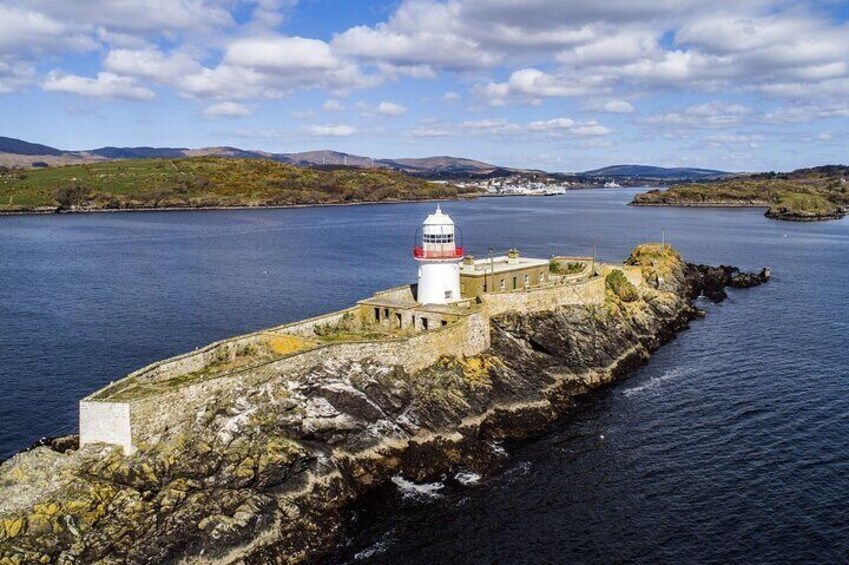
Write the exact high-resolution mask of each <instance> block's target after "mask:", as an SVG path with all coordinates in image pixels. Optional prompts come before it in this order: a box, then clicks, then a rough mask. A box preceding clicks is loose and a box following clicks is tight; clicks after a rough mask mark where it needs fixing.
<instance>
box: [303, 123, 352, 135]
mask: <svg viewBox="0 0 849 565" xmlns="http://www.w3.org/2000/svg"><path fill="white" fill-rule="evenodd" d="M303 131H304V133H307V134H309V135H312V136H314V137H347V136H349V135H353V134H354V133H356V129H354V128H353V127H352V126H349V125H344V124H339V125H318V124H316V125H311V126H307V127H305V128H304V129H303Z"/></svg>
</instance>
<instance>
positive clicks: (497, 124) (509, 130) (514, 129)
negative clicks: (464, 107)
mask: <svg viewBox="0 0 849 565" xmlns="http://www.w3.org/2000/svg"><path fill="white" fill-rule="evenodd" d="M461 126H462V127H463V129H466V130H469V131H470V132H472V133H477V134H481V133H485V134H486V135H514V134H517V133H521V132H522V131H523V130H524V128H523V127H522V126H521V125H519V124H514V123H511V122H509V121H507V120H506V119H504V118H495V119H483V120H469V121H465V122H463V123H462V124H461Z"/></svg>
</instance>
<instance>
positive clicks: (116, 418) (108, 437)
mask: <svg viewBox="0 0 849 565" xmlns="http://www.w3.org/2000/svg"><path fill="white" fill-rule="evenodd" d="M98 442H102V443H109V444H112V445H119V446H121V447H122V448H123V449H124V453H125V454H127V455H129V454H131V453H132V452H133V451H134V448H133V438H132V429H131V427H130V405H129V404H127V403H126V402H92V401H88V400H82V401H80V444H81V445H85V444H87V443H98Z"/></svg>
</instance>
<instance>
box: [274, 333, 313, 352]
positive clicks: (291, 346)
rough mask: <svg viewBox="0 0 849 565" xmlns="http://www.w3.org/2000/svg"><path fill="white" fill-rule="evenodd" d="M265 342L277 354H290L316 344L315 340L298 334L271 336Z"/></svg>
mask: <svg viewBox="0 0 849 565" xmlns="http://www.w3.org/2000/svg"><path fill="white" fill-rule="evenodd" d="M265 344H266V346H268V349H270V350H271V351H272V352H274V353H275V354H277V355H289V354H290V353H296V352H298V351H302V350H304V349H307V348H309V347H312V346H313V345H314V344H313V342H311V341H308V340H306V339H304V338H302V337H298V336H296V335H275V336H271V337H269V338H268V339H267V340H266V341H265Z"/></svg>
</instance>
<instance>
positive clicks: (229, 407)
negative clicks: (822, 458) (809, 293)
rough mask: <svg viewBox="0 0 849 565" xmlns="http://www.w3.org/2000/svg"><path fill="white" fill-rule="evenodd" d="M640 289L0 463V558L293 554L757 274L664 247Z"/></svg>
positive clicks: (538, 425) (648, 250)
mask: <svg viewBox="0 0 849 565" xmlns="http://www.w3.org/2000/svg"><path fill="white" fill-rule="evenodd" d="M628 263H629V264H632V265H639V266H641V267H642V270H643V274H644V278H645V279H646V280H647V281H648V283H647V284H645V285H640V286H638V287H636V290H637V294H638V296H637V297H636V299H633V300H631V299H629V301H627V302H626V301H624V300H622V299H621V298H620V297H619V296H617V294H616V293H615V292H613V291H611V290H608V299H607V301H606V303H605V304H604V305H601V306H569V307H562V308H558V309H556V310H553V311H547V312H539V313H534V314H526V313H524V314H523V313H522V312H509V313H506V314H503V315H500V316H498V317H496V318H494V319H493V320H492V322H491V337H492V346H491V348H490V349H489V350H487V351H486V352H485V353H483V354H482V355H480V356H475V357H466V358H462V357H461V358H458V357H445V358H443V359H441V360H440V361H439V362H438V363H436V364H434V365H432V366H430V367H427V368H426V369H424V370H422V371H418V372H416V373H413V374H409V373H407V372H405V371H404V370H403V369H401V368H400V367H392V366H384V365H381V364H379V363H376V362H363V363H322V364H318V365H316V366H314V367H311V368H310V369H308V370H305V371H303V372H302V373H300V374H298V375H290V374H287V375H278V376H276V377H274V378H271V379H269V380H267V381H265V382H264V383H262V384H261V385H259V386H255V387H252V388H237V389H234V390H232V391H231V393H230V394H228V395H226V396H225V397H221V398H211V399H210V400H209V402H208V403H207V404H206V405H205V406H204V407H203V408H202V409H201V410H199V411H197V412H196V413H191V414H186V415H185V418H184V421H183V422H182V423H181V424H180V425H177V426H174V427H173V429H171V430H170V431H169V433H168V435H167V437H165V438H163V439H162V440H161V441H159V442H158V443H157V444H156V445H142V446H139V451H138V452H137V453H135V454H134V455H132V456H129V457H127V456H124V455H123V454H122V453H121V451H120V449H118V448H114V447H105V446H85V447H83V448H81V449H76V448H74V444H73V441H72V440H70V441H59V442H48V445H43V446H39V447H36V448H34V449H32V450H30V451H27V452H23V453H20V454H18V455H17V456H15V457H14V458H12V459H10V460H9V461H7V462H5V463H4V464H3V465H2V467H0V563H3V564H5V563H38V562H41V563H62V564H72V563H97V562H102V563H119V562H121V563H124V562H127V563H172V562H182V563H213V562H214V563H235V562H239V563H249V564H250V563H294V562H303V561H308V560H310V559H312V558H314V557H316V556H318V555H320V554H322V553H323V552H326V551H327V550H328V549H329V548H331V547H332V544H333V543H334V542H335V541H336V540H338V539H339V537H340V535H341V533H342V532H343V531H344V527H345V516H346V514H345V509H346V506H347V505H348V504H349V503H351V502H352V501H354V500H355V499H357V497H359V496H361V495H362V494H363V493H366V492H368V491H369V490H370V489H372V488H374V487H375V486H376V485H378V484H381V483H383V482H385V481H387V480H389V479H390V478H391V477H393V476H395V475H398V474H402V475H403V476H404V477H406V478H407V479H410V480H414V481H426V480H429V479H432V478H434V477H438V476H440V475H441V474H443V473H445V472H448V471H449V470H451V469H453V468H464V469H469V470H475V471H480V472H485V471H486V470H487V469H488V468H491V467H492V465H493V463H494V462H495V461H496V460H497V458H498V455H497V453H496V452H495V451H494V450H493V448H492V446H491V441H492V440H498V439H502V438H521V437H526V436H528V435H530V434H536V433H539V432H542V431H544V430H545V429H546V428H548V427H549V426H550V425H551V423H552V422H554V421H555V419H557V418H558V417H559V416H560V415H561V414H563V413H564V411H566V410H568V408H569V407H570V406H571V405H572V403H573V402H574V399H575V397H576V395H579V394H583V393H586V392H587V391H589V390H592V389H594V388H597V387H599V386H602V385H605V384H607V383H610V382H612V381H613V380H615V379H616V378H618V377H620V376H622V375H624V374H626V373H627V372H629V371H630V370H632V369H633V368H634V367H635V366H637V365H639V364H640V363H643V362H645V361H646V360H647V359H648V358H649V356H650V354H651V352H652V351H653V350H655V349H657V348H658V347H660V346H661V345H662V344H663V343H665V342H667V341H669V340H670V339H672V338H673V337H674V336H675V334H676V333H677V332H679V331H681V330H682V329H684V328H686V327H687V324H688V322H689V321H690V320H691V319H693V318H694V317H696V316H698V315H699V312H698V311H697V310H696V309H695V308H694V307H693V306H692V305H691V300H692V298H694V297H695V296H698V295H699V294H702V293H705V294H708V296H709V297H710V298H711V299H714V300H718V299H721V298H722V297H723V293H724V290H723V287H725V286H741V287H743V286H751V285H754V284H759V283H760V282H763V281H764V280H765V279H766V277H765V276H750V275H745V274H741V273H739V272H738V271H737V270H736V269H731V268H728V267H720V268H716V269H714V268H710V267H704V266H691V265H687V264H685V263H684V262H683V261H681V259H680V257H679V256H678V255H677V253H675V252H674V251H673V250H671V249H670V248H668V247H662V246H659V245H647V246H641V247H640V248H638V249H636V250H635V251H634V253H633V254H632V256H631V258H630V259H629V261H628Z"/></svg>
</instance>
